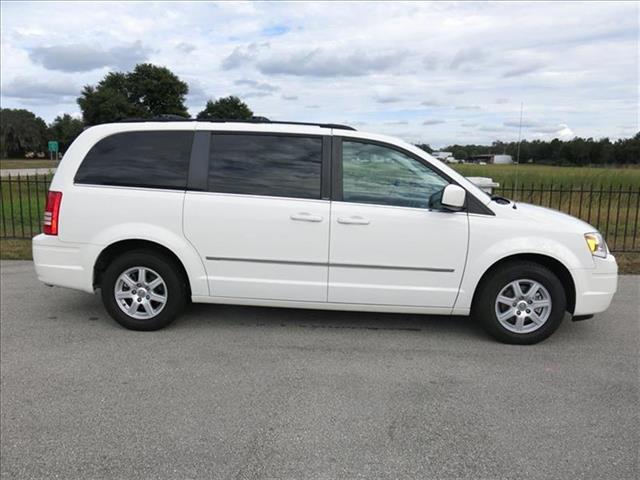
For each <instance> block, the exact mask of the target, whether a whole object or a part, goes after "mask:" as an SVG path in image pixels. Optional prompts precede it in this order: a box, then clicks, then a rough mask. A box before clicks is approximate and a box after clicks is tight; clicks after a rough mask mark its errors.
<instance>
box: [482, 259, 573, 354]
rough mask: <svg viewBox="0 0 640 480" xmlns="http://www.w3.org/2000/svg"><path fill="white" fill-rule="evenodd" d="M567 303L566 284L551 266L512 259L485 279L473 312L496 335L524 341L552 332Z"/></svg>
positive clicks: (534, 341) (531, 341) (530, 341)
mask: <svg viewBox="0 0 640 480" xmlns="http://www.w3.org/2000/svg"><path fill="white" fill-rule="evenodd" d="M566 306H567V300H566V294H565V291H564V287H563V286H562V283H561V282H560V280H559V279H558V277H556V275H555V274H554V273H553V272H552V271H551V270H549V269H548V268H546V267H544V266H542V265H539V264H537V263H531V262H512V263H509V264H506V265H504V266H502V267H499V268H498V269H497V270H495V271H494V272H492V273H491V274H490V276H489V277H488V278H487V279H486V280H485V281H484V282H483V284H482V285H481V287H480V290H479V291H478V294H477V296H476V299H475V302H474V306H473V314H474V316H476V317H478V319H479V320H480V321H481V322H482V325H483V327H484V328H485V330H486V331H487V332H488V333H489V334H491V335H492V336H493V337H495V338H496V339H498V340H500V341H502V342H505V343H513V344H521V345H524V344H533V343H538V342H540V341H542V340H544V339H545V338H547V337H548V336H549V335H551V334H552V333H553V332H554V331H555V330H556V329H557V328H558V327H559V326H560V323H561V322H562V319H563V317H564V313H565V310H566Z"/></svg>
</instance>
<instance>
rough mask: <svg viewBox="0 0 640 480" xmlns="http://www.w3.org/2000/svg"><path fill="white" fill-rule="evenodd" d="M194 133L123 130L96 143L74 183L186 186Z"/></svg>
mask: <svg viewBox="0 0 640 480" xmlns="http://www.w3.org/2000/svg"><path fill="white" fill-rule="evenodd" d="M192 143H193V132H187V131H179V132H171V131H158V132H149V131H147V132H124V133H117V134H115V135H111V136H109V137H106V138H104V139H102V140H100V141H99V142H98V143H96V144H95V145H94V146H93V147H92V148H91V150H89V153H87V156H86V157H85V159H84V160H83V162H82V165H80V168H79V169H78V172H77V173H76V177H75V182H76V183H85V184H93V185H124V186H132V187H151V188H171V189H185V188H186V186H187V175H188V171H189V157H190V156H191V145H192Z"/></svg>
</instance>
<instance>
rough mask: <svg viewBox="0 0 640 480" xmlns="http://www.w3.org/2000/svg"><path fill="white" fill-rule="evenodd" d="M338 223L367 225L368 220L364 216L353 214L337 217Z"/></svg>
mask: <svg viewBox="0 0 640 480" xmlns="http://www.w3.org/2000/svg"><path fill="white" fill-rule="evenodd" d="M338 223H342V224H344V225H369V220H368V219H366V218H364V217H360V216H358V215H354V216H352V217H338Z"/></svg>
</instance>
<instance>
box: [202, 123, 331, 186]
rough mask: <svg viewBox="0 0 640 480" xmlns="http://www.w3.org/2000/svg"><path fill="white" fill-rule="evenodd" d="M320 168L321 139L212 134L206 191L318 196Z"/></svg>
mask: <svg viewBox="0 0 640 480" xmlns="http://www.w3.org/2000/svg"><path fill="white" fill-rule="evenodd" d="M321 167H322V139H321V138H312V137H294V136H281V135H233V134H214V135H213V137H212V139H211V154H210V158H209V190H211V191H213V192H222V193H244V194H250V195H269V196H276V197H296V198H320V169H321Z"/></svg>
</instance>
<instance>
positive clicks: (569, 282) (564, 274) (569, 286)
mask: <svg viewBox="0 0 640 480" xmlns="http://www.w3.org/2000/svg"><path fill="white" fill-rule="evenodd" d="M518 261H526V262H531V263H537V264H539V265H542V266H544V267H546V268H548V269H549V270H551V271H552V272H553V273H554V274H555V275H556V276H557V277H558V279H559V280H560V283H562V286H563V287H564V290H565V294H566V296H567V311H569V312H570V313H573V312H574V310H575V305H576V285H575V281H574V279H573V276H572V275H571V272H570V271H569V269H568V268H567V267H566V266H565V265H564V264H563V263H562V262H560V261H559V260H558V259H556V258H553V257H550V256H548V255H544V254H540V253H518V254H514V255H509V256H506V257H504V258H501V259H500V260H498V261H496V262H494V263H493V264H492V265H491V266H490V267H489V268H487V269H486V270H485V272H484V273H483V274H482V277H480V281H479V282H478V284H477V285H476V288H475V290H474V292H473V299H472V302H471V309H472V310H473V308H474V305H475V302H476V297H477V295H478V292H479V291H480V290H481V287H482V285H483V284H484V282H485V281H486V280H487V278H489V277H490V275H491V274H492V273H493V272H494V271H495V270H496V269H498V268H500V267H501V266H502V265H504V264H506V263H511V262H518Z"/></svg>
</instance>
